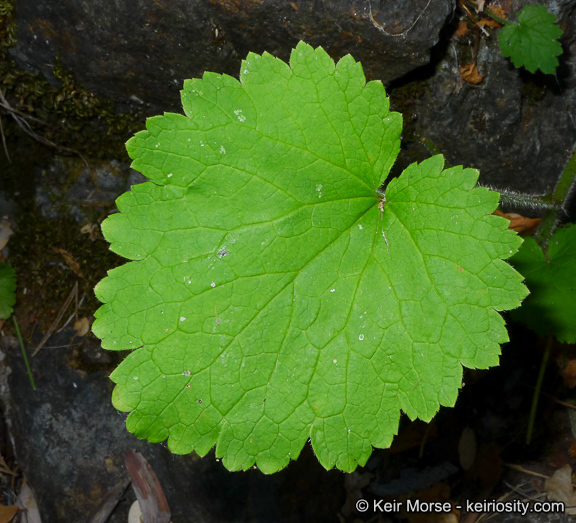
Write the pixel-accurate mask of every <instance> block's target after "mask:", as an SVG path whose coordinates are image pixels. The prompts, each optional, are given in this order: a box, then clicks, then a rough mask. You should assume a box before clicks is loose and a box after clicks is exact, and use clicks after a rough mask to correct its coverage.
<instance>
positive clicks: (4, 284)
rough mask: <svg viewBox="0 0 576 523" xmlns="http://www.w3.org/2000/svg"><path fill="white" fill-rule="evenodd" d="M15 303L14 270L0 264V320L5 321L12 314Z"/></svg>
mask: <svg viewBox="0 0 576 523" xmlns="http://www.w3.org/2000/svg"><path fill="white" fill-rule="evenodd" d="M15 303H16V273H15V272H14V269H13V268H12V267H10V265H7V264H5V263H2V262H0V319H3V320H6V319H8V318H9V317H10V316H11V315H12V312H14V309H13V307H14V304H15Z"/></svg>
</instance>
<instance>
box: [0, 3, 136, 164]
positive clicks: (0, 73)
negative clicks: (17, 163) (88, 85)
mask: <svg viewBox="0 0 576 523" xmlns="http://www.w3.org/2000/svg"><path fill="white" fill-rule="evenodd" d="M15 44H16V23H15V8H14V0H0V89H2V91H3V93H4V96H5V97H6V98H7V100H8V101H9V103H10V105H11V106H12V107H13V108H14V109H16V110H18V111H20V112H21V113H22V114H23V115H25V116H24V119H25V120H26V122H27V123H28V124H29V125H30V127H31V129H32V131H33V132H35V133H36V134H38V135H39V136H41V137H43V138H45V139H47V140H49V141H51V142H53V143H54V144H56V145H58V146H60V147H66V148H69V149H73V150H75V151H77V152H79V153H81V154H82V155H84V156H85V157H88V158H97V159H105V158H106V159H108V158H116V159H120V160H127V159H128V157H127V155H126V151H125V149H124V143H125V142H126V140H127V139H128V138H129V137H130V136H132V135H133V134H134V133H135V132H137V131H138V130H140V129H141V128H143V127H144V123H143V122H142V121H139V120H137V119H136V118H134V117H133V116H132V115H130V114H128V113H122V114H117V113H116V111H115V109H114V106H113V103H112V101H111V100H109V99H106V98H103V97H96V96H95V95H94V94H93V93H91V92H89V91H87V90H86V89H84V88H83V87H82V86H81V85H80V84H79V83H78V82H77V81H76V80H75V79H74V76H73V75H72V73H71V72H70V71H68V70H67V69H66V68H65V67H64V66H63V64H62V63H61V61H60V59H59V58H58V57H56V58H55V65H54V69H53V75H54V78H56V79H57V80H58V81H59V82H60V86H59V87H53V86H52V85H50V84H49V83H48V81H47V80H46V79H45V78H44V77H43V76H41V75H39V74H32V73H30V72H27V71H23V70H21V69H19V68H18V66H17V65H16V63H15V62H14V60H13V59H12V57H11V56H10V55H9V53H8V49H9V48H10V47H12V46H14V45H15ZM2 114H3V116H4V118H3V124H4V133H5V135H6V136H7V137H8V139H10V138H11V137H12V136H13V135H20V134H22V132H23V131H22V130H21V129H20V128H19V127H18V126H17V125H16V123H15V122H14V121H13V120H12V118H6V115H7V111H6V110H4V111H3V113H2ZM30 117H31V118H34V119H35V120H33V119H31V118H30ZM38 120H40V121H38Z"/></svg>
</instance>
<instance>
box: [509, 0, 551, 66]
mask: <svg viewBox="0 0 576 523" xmlns="http://www.w3.org/2000/svg"><path fill="white" fill-rule="evenodd" d="M554 22H556V16H555V15H553V14H552V13H549V12H548V11H547V10H546V7H544V6H542V5H527V6H526V7H525V8H524V9H522V11H521V13H520V14H519V15H518V24H514V23H510V24H508V25H506V26H504V27H503V28H502V31H500V36H499V39H498V43H499V45H500V49H501V50H502V54H503V55H504V56H506V57H509V58H510V59H511V60H512V63H513V64H514V65H515V66H516V67H522V66H524V67H525V68H526V69H528V71H530V72H531V73H535V72H536V69H540V70H541V71H542V72H543V73H546V74H554V73H555V72H556V67H558V59H557V58H556V57H557V56H560V55H561V54H562V46H561V45H560V42H558V38H560V37H561V36H562V30H561V29H560V28H559V27H558V26H557V25H555V23H554Z"/></svg>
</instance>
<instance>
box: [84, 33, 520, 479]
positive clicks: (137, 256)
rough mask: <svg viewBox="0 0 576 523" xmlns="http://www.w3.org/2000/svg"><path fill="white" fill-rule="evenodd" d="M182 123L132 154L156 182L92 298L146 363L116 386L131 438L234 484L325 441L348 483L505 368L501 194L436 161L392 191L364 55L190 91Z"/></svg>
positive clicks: (514, 277) (392, 148)
mask: <svg viewBox="0 0 576 523" xmlns="http://www.w3.org/2000/svg"><path fill="white" fill-rule="evenodd" d="M182 100H183V105H184V110H185V112H186V116H181V115H176V114H166V115H164V116H162V117H155V118H151V119H149V120H148V122H147V130H146V131H143V132H141V133H138V134H137V135H136V136H135V137H134V138H133V139H132V140H130V142H129V143H128V146H127V148H128V151H129V153H130V155H131V157H132V158H133V159H134V163H133V166H134V167H135V168H136V169H138V170H141V171H142V172H143V173H145V174H146V176H148V177H149V178H150V179H151V180H152V182H148V183H144V184H141V185H138V186H135V187H133V188H132V191H131V192H129V193H126V194H124V195H123V196H121V197H120V198H119V199H118V208H119V210H120V213H118V214H115V215H112V216H110V217H109V218H108V219H107V220H106V221H105V222H104V223H103V231H104V234H105V236H106V238H107V239H108V240H109V241H110V242H111V249H112V250H114V251H115V252H117V253H119V254H121V255H122V256H125V257H127V258H129V259H131V260H137V261H132V262H130V263H128V264H126V265H124V266H122V267H119V268H116V269H114V270H112V271H110V273H109V276H108V277H107V278H105V279H104V280H103V281H102V282H100V284H99V285H98V286H97V288H96V294H97V296H98V298H99V299H100V300H101V301H102V302H103V303H104V305H103V306H102V307H101V308H100V309H99V310H98V311H97V313H96V317H97V320H96V321H95V323H94V332H95V333H96V335H97V336H99V337H100V338H102V341H103V343H102V345H103V347H104V348H106V349H117V350H120V349H136V350H135V351H134V352H132V354H131V355H130V356H128V357H127V358H126V360H125V361H124V362H123V363H122V364H121V365H120V366H119V367H118V369H117V370H116V371H115V372H114V373H113V374H112V376H111V377H112V379H113V380H114V381H115V382H116V383H117V386H116V388H115V390H114V398H113V400H114V404H115V406H116V407H117V408H118V409H119V410H122V411H126V412H130V415H129V416H128V420H127V426H128V429H129V430H130V431H132V432H134V433H135V434H136V435H137V436H139V437H141V438H147V439H149V440H150V441H163V440H165V439H166V438H168V445H169V448H170V449H171V450H172V451H173V452H176V453H188V452H191V451H192V450H195V451H196V452H197V453H199V454H200V455H204V454H206V453H207V452H208V451H209V450H210V449H211V448H212V447H213V446H214V445H216V446H217V448H216V455H217V456H218V457H222V458H223V462H224V464H225V466H226V467H228V468H229V469H231V470H238V469H247V468H249V467H251V466H253V465H254V464H256V465H257V466H258V467H259V468H260V469H261V470H262V471H264V472H267V473H269V472H274V471H277V470H279V469H281V468H282V467H284V466H286V465H287V464H288V462H289V460H290V459H295V458H296V457H297V456H298V454H299V453H300V451H301V450H302V447H303V446H304V444H305V443H306V441H308V439H310V440H311V442H312V446H313V448H314V450H315V452H316V454H317V456H318V459H319V460H320V462H321V463H322V464H323V465H324V466H325V467H326V468H331V467H333V466H336V467H338V468H340V469H342V470H345V471H352V470H354V469H355V468H356V467H357V466H358V465H359V464H360V465H362V464H364V463H366V460H367V459H368V457H369V456H370V453H371V451H372V446H376V447H387V446H388V445H390V443H391V441H392V437H393V435H394V434H395V433H396V431H397V428H398V420H399V416H400V411H401V410H402V411H404V412H406V413H407V414H408V415H409V416H410V417H411V418H415V417H417V416H418V417H420V418H422V419H425V420H429V419H430V418H431V417H432V416H433V415H434V414H435V412H436V411H437V410H438V408H439V406H440V405H453V404H454V401H455V399H456V396H457V393H458V389H459V387H460V386H461V382H462V365H465V366H468V367H480V368H486V367H488V366H490V365H495V364H497V363H498V355H499V351H500V347H499V343H502V342H504V341H506V340H507V333H506V329H505V327H504V322H503V320H502V318H501V316H500V315H499V314H498V313H497V312H496V311H501V310H505V309H510V308H513V307H517V306H518V305H519V303H520V300H521V299H522V298H524V296H525V295H526V292H527V291H526V289H525V287H524V286H523V285H522V283H521V280H522V277H521V276H520V275H519V274H518V273H516V272H515V271H514V270H513V269H512V268H511V267H510V266H509V265H508V264H507V263H505V262H504V261H503V260H504V259H505V258H508V257H509V256H510V255H511V254H512V253H513V252H515V251H516V250H517V249H518V247H519V245H520V243H521V240H520V239H519V238H518V237H517V236H516V235H515V233H513V232H511V231H508V230H507V223H508V222H507V221H506V220H504V219H502V218H498V217H496V216H492V215H490V213H491V212H492V211H493V210H494V208H495V207H496V206H497V204H498V193H495V192H491V191H489V190H487V189H483V188H474V186H475V184H476V181H477V178H478V172H477V171H475V170H473V169H462V167H454V168H451V169H447V170H443V164H444V161H443V158H442V157H440V156H436V157H434V158H431V159H429V160H427V161H425V162H422V163H421V164H420V165H412V166H411V167H409V168H408V169H406V171H405V172H404V173H403V174H402V175H401V176H400V177H399V178H397V179H395V180H392V181H391V182H390V183H389V184H388V187H387V188H386V195H385V199H384V198H383V197H382V196H381V195H380V192H379V190H380V189H379V188H380V186H381V185H382V183H383V182H384V181H385V180H386V178H387V176H388V173H389V171H390V168H391V166H392V164H393V162H394V160H395V158H396V155H397V154H398V150H399V135H400V132H401V117H400V115H399V114H397V113H391V112H389V102H388V98H387V97H386V93H385V91H384V88H383V86H382V84H381V83H380V82H369V83H366V81H365V78H364V74H363V71H362V68H361V66H360V64H358V63H356V62H355V61H354V60H353V59H352V58H351V57H350V56H346V57H344V58H343V59H342V60H340V61H339V62H338V64H337V65H335V64H334V62H333V61H332V60H331V59H330V57H329V56H328V55H327V53H326V52H325V51H324V50H323V49H321V48H318V49H313V48H311V47H310V46H308V45H306V44H304V43H300V44H298V46H297V48H296V49H295V50H294V51H293V52H292V55H291V59H290V66H288V65H287V64H285V63H284V62H282V61H280V60H278V59H276V58H273V57H272V56H271V55H269V54H266V53H265V54H264V55H262V56H258V55H255V54H250V55H248V58H247V60H246V61H245V62H243V64H242V71H241V74H240V82H239V81H237V80H235V79H234V78H231V77H229V76H225V75H222V76H221V75H216V74H212V73H206V74H205V75H204V77H203V79H202V80H192V81H187V82H186V83H185V86H184V91H183V92H182Z"/></svg>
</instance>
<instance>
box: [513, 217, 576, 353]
mask: <svg viewBox="0 0 576 523" xmlns="http://www.w3.org/2000/svg"><path fill="white" fill-rule="evenodd" d="M511 263H512V264H513V265H514V267H515V268H516V269H517V270H518V271H519V272H520V273H521V274H522V275H523V276H524V277H525V278H526V285H527V286H528V289H530V296H528V298H526V300H524V303H523V304H522V307H520V308H519V309H518V310H516V311H514V313H513V316H512V317H513V318H514V319H515V320H518V321H521V322H522V323H524V324H526V325H527V326H528V327H529V328H530V329H532V330H533V331H535V332H537V333H538V334H540V335H548V334H553V335H554V336H556V338H557V339H558V340H559V341H561V342H568V343H576V308H575V304H576V225H569V226H568V227H563V228H561V229H558V230H557V231H556V232H555V233H554V236H553V237H552V239H551V240H550V243H549V244H548V259H546V257H545V256H544V252H543V251H542V249H541V247H540V246H539V245H538V244H537V243H536V241H535V240H534V238H526V240H525V241H524V244H523V245H522V248H521V249H520V250H519V251H518V253H517V254H515V255H514V257H513V258H512V260H511Z"/></svg>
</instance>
